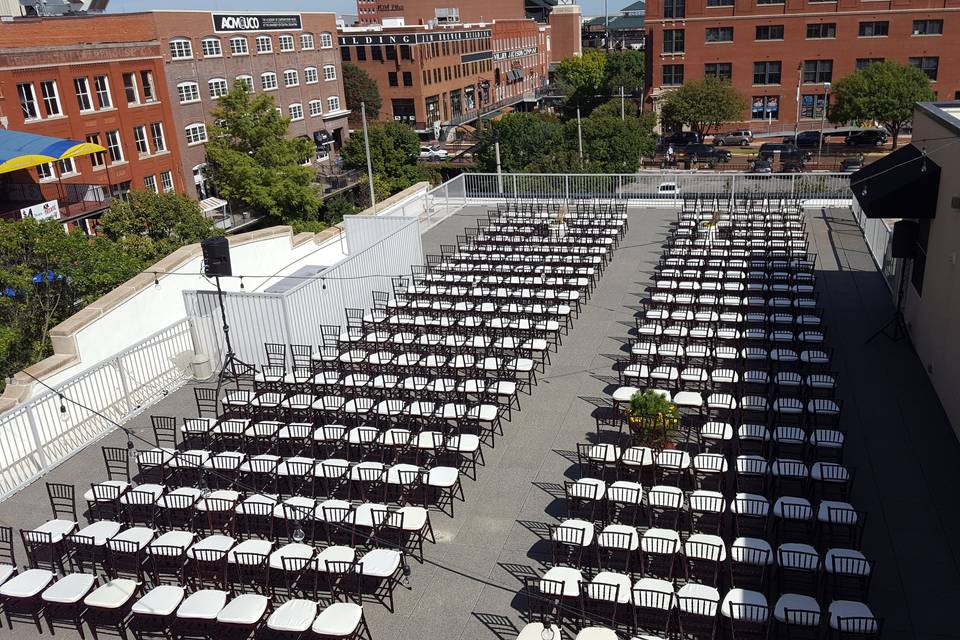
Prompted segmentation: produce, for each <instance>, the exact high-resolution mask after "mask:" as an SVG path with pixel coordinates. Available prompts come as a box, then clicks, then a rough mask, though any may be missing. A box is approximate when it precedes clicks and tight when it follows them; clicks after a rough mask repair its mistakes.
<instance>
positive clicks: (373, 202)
mask: <svg viewBox="0 0 960 640" xmlns="http://www.w3.org/2000/svg"><path fill="white" fill-rule="evenodd" d="M360 117H361V118H363V148H364V150H365V151H366V152H367V180H368V181H369V182H370V206H371V207H373V212H374V213H376V212H377V196H376V195H374V191H373V163H372V162H370V137H369V136H368V135H367V103H365V102H361V103H360Z"/></svg>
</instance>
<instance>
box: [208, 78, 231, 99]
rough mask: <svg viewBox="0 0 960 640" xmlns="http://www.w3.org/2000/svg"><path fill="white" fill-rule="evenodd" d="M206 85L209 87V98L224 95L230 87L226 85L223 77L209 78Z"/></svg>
mask: <svg viewBox="0 0 960 640" xmlns="http://www.w3.org/2000/svg"><path fill="white" fill-rule="evenodd" d="M207 86H208V87H209V88H210V97H211V98H219V97H220V96H225V95H227V94H228V93H229V92H230V87H229V86H228V85H227V81H226V80H224V79H223V78H211V79H210V80H209V81H208V82H207Z"/></svg>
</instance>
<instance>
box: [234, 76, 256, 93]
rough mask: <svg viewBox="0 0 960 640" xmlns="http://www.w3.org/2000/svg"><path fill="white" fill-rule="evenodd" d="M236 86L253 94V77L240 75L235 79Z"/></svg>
mask: <svg viewBox="0 0 960 640" xmlns="http://www.w3.org/2000/svg"><path fill="white" fill-rule="evenodd" d="M234 84H238V85H240V86H242V87H243V89H244V91H246V92H248V93H251V92H253V76H248V75H239V76H237V77H236V78H234Z"/></svg>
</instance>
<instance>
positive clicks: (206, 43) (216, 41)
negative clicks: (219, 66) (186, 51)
mask: <svg viewBox="0 0 960 640" xmlns="http://www.w3.org/2000/svg"><path fill="white" fill-rule="evenodd" d="M200 50H201V51H203V57H204V58H219V57H221V56H223V48H221V46H220V38H204V39H203V40H201V41H200Z"/></svg>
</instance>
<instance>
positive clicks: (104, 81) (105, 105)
mask: <svg viewBox="0 0 960 640" xmlns="http://www.w3.org/2000/svg"><path fill="white" fill-rule="evenodd" d="M93 90H94V91H95V92H96V94H97V108H98V109H111V108H113V98H112V97H111V96H110V78H108V77H107V76H94V77H93Z"/></svg>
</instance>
